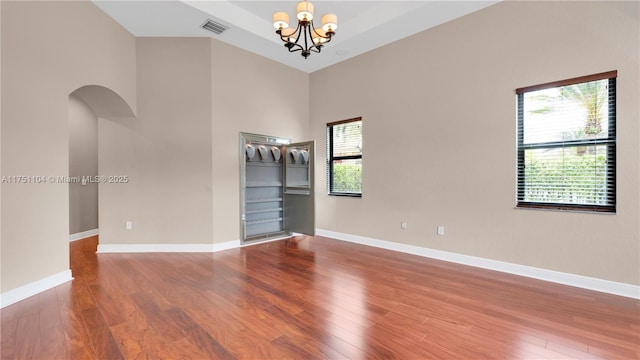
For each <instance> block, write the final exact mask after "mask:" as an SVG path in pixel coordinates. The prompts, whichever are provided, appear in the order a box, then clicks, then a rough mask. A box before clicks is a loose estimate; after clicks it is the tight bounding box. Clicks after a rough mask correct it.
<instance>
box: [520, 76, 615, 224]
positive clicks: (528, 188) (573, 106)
mask: <svg viewBox="0 0 640 360" xmlns="http://www.w3.org/2000/svg"><path fill="white" fill-rule="evenodd" d="M602 77H605V78H602ZM516 93H517V100H518V168H517V178H518V179H517V181H518V190H517V199H518V203H517V206H518V207H538V208H556V209H567V210H588V211H603V212H615V205H616V128H615V118H616V106H615V101H616V72H608V73H602V74H597V75H591V76H588V77H583V78H576V79H570V81H561V82H556V83H550V84H547V85H546V86H545V85H538V86H533V87H528V88H522V89H518V90H516Z"/></svg>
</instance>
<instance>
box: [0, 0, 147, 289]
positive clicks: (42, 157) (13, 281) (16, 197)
mask: <svg viewBox="0 0 640 360" xmlns="http://www.w3.org/2000/svg"><path fill="white" fill-rule="evenodd" d="M0 3H1V5H0V6H2V15H1V16H2V22H1V26H2V29H1V36H2V64H1V65H2V69H1V72H2V84H1V87H2V90H3V91H2V105H3V106H2V134H1V135H2V139H1V147H2V152H1V154H2V175H3V176H20V175H24V176H66V175H67V174H68V172H69V157H68V152H69V148H68V144H69V133H68V126H67V125H68V108H69V99H68V97H69V94H70V93H72V92H73V91H74V90H75V89H77V88H79V87H81V86H84V85H89V84H97V85H102V86H105V87H107V88H109V89H111V90H113V91H115V92H116V93H118V94H119V95H120V96H122V97H123V98H124V99H125V100H126V101H127V102H128V103H129V104H131V105H132V106H134V109H135V102H136V94H135V78H136V68H135V40H134V38H133V36H131V34H129V33H128V32H126V31H125V30H124V29H123V28H122V27H120V26H119V25H117V24H116V23H115V22H114V21H113V20H112V19H111V18H109V17H108V16H106V15H105V14H104V13H102V12H101V11H100V10H99V9H98V8H97V7H95V6H94V5H93V4H91V3H89V2H84V1H83V2H57V1H56V2H50V1H44V2H35V1H2V2H0ZM34 24H37V26H34ZM68 189H69V187H68V185H67V184H50V183H47V184H2V188H1V191H2V219H1V222H2V229H1V231H2V244H1V246H2V259H1V263H2V264H1V265H0V267H1V275H0V277H1V278H2V284H1V287H0V291H1V292H5V291H8V290H11V289H14V288H17V287H19V286H22V285H25V284H28V283H31V282H33V281H37V280H41V279H43V278H45V277H47V276H50V275H53V274H57V273H60V272H62V271H65V270H68V269H69V250H68V239H69V207H68V204H69V190H68Z"/></svg>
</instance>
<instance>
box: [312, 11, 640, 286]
mask: <svg viewBox="0 0 640 360" xmlns="http://www.w3.org/2000/svg"><path fill="white" fill-rule="evenodd" d="M639 33H640V31H639V26H638V3H637V2H627V3H618V4H607V3H599V2H506V3H500V4H498V5H495V6H492V7H489V8H487V9H485V10H482V11H480V12H478V13H474V14H471V15H468V16H466V17H463V18H461V19H458V20H456V21H453V22H450V23H447V24H444V25H441V26H439V27H437V28H434V29H432V30H429V31H426V32H423V33H420V34H417V35H414V36H412V37H409V38H407V39H404V40H402V41H399V42H397V43H394V44H392V45H389V46H385V47H383V48H380V49H377V50H375V51H372V52H370V53H367V54H364V55H361V56H358V57H356V58H353V59H351V60H348V61H346V62H343V63H340V64H338V65H335V66H332V67H330V68H327V69H325V70H321V71H318V72H315V73H313V74H312V76H311V98H312V99H318V98H320V97H322V98H323V99H324V100H323V101H322V102H320V101H312V102H311V122H312V124H311V127H312V128H311V131H312V133H313V137H314V138H315V139H316V140H317V141H318V145H319V146H318V159H317V163H318V164H323V163H324V161H325V159H324V157H325V154H326V146H325V141H324V139H325V124H326V123H327V122H330V121H336V120H342V119H348V118H352V117H355V116H362V117H363V122H364V125H363V132H364V135H363V147H364V155H363V164H364V165H363V166H364V169H363V193H364V194H363V197H362V198H361V199H356V198H341V197H329V196H327V195H326V186H325V187H324V188H323V185H324V184H326V181H325V172H324V171H322V170H320V171H317V172H316V174H317V179H316V180H317V183H318V184H320V186H318V188H319V189H318V191H317V193H316V194H317V204H318V205H317V212H318V214H319V216H318V227H319V228H321V229H326V230H331V231H337V232H342V233H348V234H355V235H360V236H366V237H371V238H377V239H382V240H388V241H394V242H399V243H405V244H411V245H417V246H423V247H427V248H433V249H438V250H444V251H449V252H454V253H460V254H466V255H472V256H478V257H483V258H489V259H495V260H500V261H506V262H511V263H516V264H521V265H528V266H534V267H539V268H544V269H550V270H557V271H562V272H567V273H573V274H579V275H585V276H590V277H595V278H600V279H605V280H612V281H617V282H622V283H628V284H634V285H638V284H640V272H639V271H638V269H639V268H640V259H639V256H640V240H639V239H640V228H639V226H640V225H639V222H640V221H639V219H640V210H639V202H638V196H639V194H638V192H639V187H640V186H639V184H640V181H639V156H638V154H639V142H640V141H639V140H640V139H639V137H638V134H639V123H638V118H639V116H640V111H639V105H638V104H639V102H638V98H639V96H640V94H639V87H638V84H639V83H640V79H639V74H638V70H639V68H640V66H639V61H638V56H639V54H640V49H639ZM609 70H618V82H617V84H618V97H617V115H618V116H617V126H618V127H617V128H618V161H619V162H618V166H617V169H618V181H617V187H618V206H617V214H615V215H597V214H583V213H569V212H555V211H533V210H515V209H514V205H515V186H516V185H515V184H516V178H515V164H516V157H515V155H516V151H515V149H516V118H515V117H516V110H515V92H514V90H515V89H516V88H518V87H522V86H527V85H534V84H539V83H545V82H549V81H553V80H561V79H566V78H571V77H576V76H581V75H588V74H592V73H599V72H604V71H609ZM401 221H407V222H408V229H407V230H401V229H400V222H401ZM438 225H443V226H445V236H437V235H436V227H437V226H438Z"/></svg>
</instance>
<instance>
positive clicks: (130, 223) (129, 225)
mask: <svg viewBox="0 0 640 360" xmlns="http://www.w3.org/2000/svg"><path fill="white" fill-rule="evenodd" d="M126 227H127V230H131V229H133V221H127V224H126Z"/></svg>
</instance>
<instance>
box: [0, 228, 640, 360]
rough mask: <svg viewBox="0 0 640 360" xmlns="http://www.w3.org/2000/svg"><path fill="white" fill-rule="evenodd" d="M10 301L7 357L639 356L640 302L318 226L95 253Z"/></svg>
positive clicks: (88, 247)
mask: <svg viewBox="0 0 640 360" xmlns="http://www.w3.org/2000/svg"><path fill="white" fill-rule="evenodd" d="M96 245H97V238H96V237H94V238H89V239H85V240H80V241H77V242H73V243H72V244H71V267H72V271H73V276H74V277H75V279H74V280H73V282H70V283H66V284H64V285H61V286H58V287H56V288H54V289H51V290H48V291H45V292H43V293H41V294H39V295H36V296H33V297H31V298H28V299H26V300H23V301H21V302H19V303H16V304H14V305H11V306H8V307H6V308H4V309H2V310H0V312H1V319H2V320H1V321H2V322H1V325H2V329H1V330H2V331H1V333H2V337H1V343H0V349H1V354H2V359H324V358H327V359H392V358H398V359H636V360H637V359H639V356H640V301H638V300H633V299H628V298H623V297H618V296H612V295H606V294H601V293H597V292H593V291H588V290H582V289H577V288H572V287H568V286H563V285H558V284H552V283H546V282H542V281H538V280H533V279H527V278H521V277H517V276H512V275H507V274H502V273H497V272H492V271H488V270H481V269H477V268H472V267H466V266H461V265H455V264H450V263H446V262H441V261H436V260H430V259H426V258H422V257H417V256H412V255H407V254H401V253H396V252H391V251H386V250H381V249H376V248H371V247H365V246H361V245H356V244H350V243H345V242H341V241H336V240H331V239H327V238H322V237H316V238H309V237H298V238H293V239H288V240H282V241H276V242H271V243H264V244H258V245H254V246H250V247H245V248H241V249H234V250H228V251H224V252H219V253H215V254H203V253H178V254H168V253H157V254H96V253H95V250H96Z"/></svg>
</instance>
